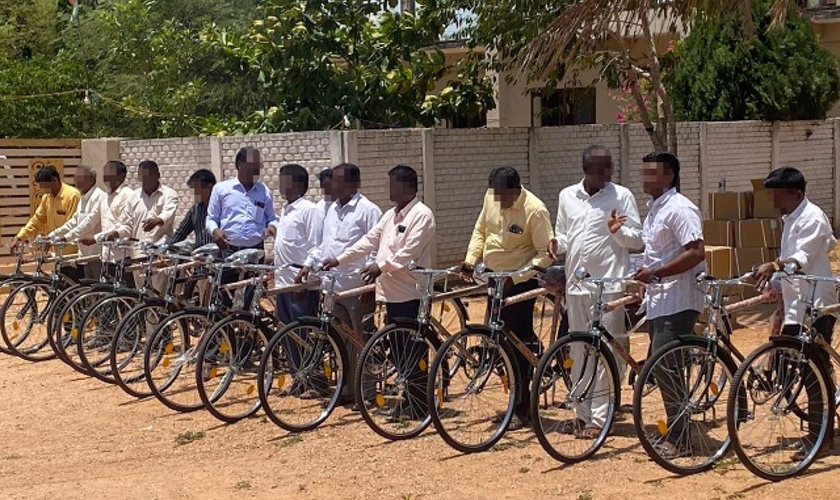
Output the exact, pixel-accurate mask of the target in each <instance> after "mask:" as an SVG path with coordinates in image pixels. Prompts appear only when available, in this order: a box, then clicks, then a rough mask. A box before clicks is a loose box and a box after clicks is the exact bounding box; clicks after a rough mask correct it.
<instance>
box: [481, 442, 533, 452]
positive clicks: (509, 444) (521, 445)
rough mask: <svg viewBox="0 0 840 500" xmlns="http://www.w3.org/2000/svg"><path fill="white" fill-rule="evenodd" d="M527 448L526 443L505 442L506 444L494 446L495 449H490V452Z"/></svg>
mask: <svg viewBox="0 0 840 500" xmlns="http://www.w3.org/2000/svg"><path fill="white" fill-rule="evenodd" d="M525 446H527V445H526V444H525V443H521V442H519V441H507V442H504V443H498V444H494V445H493V447H492V448H490V451H505V450H509V449H511V448H519V449H521V448H524V447H525Z"/></svg>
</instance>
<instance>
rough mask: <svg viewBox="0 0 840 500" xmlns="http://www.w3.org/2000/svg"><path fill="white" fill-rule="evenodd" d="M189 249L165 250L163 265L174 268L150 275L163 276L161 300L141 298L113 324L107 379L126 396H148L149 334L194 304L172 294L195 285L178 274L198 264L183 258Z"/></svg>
mask: <svg viewBox="0 0 840 500" xmlns="http://www.w3.org/2000/svg"><path fill="white" fill-rule="evenodd" d="M191 247H192V243H190V242H186V241H185V242H181V243H178V244H176V245H172V246H169V247H167V248H166V249H165V251H164V252H163V253H162V255H161V256H162V257H163V259H164V261H169V262H173V263H174V265H172V266H169V267H165V268H162V269H154V270H153V271H152V273H153V274H159V275H165V276H167V283H166V287H165V289H164V293H163V296H162V297H159V296H157V295H154V294H152V295H145V296H143V297H142V298H141V300H140V301H139V303H138V304H137V305H135V306H134V307H133V308H132V309H131V310H130V311H128V312H127V313H126V314H125V316H124V317H123V318H122V320H121V321H120V322H119V324H117V327H116V334H115V335H114V338H113V340H112V341H111V353H110V357H109V359H110V364H111V375H113V377H114V380H115V382H116V383H117V385H119V386H120V388H122V389H123V390H124V391H125V392H126V393H127V394H128V395H129V396H133V397H135V398H145V397H148V396H151V395H152V392H151V389H150V388H149V384H148V383H146V379H145V369H144V359H143V353H144V352H145V348H146V343H147V340H148V338H149V336H150V334H151V333H152V332H153V331H154V330H155V329H156V328H157V327H158V325H160V323H161V322H162V321H163V320H164V319H165V318H167V317H169V316H171V315H172V314H175V313H176V312H178V311H180V310H182V309H185V308H187V307H188V306H189V305H192V304H194V297H186V296H184V295H178V294H176V288H177V286H178V285H183V286H184V287H185V288H186V284H187V283H189V282H195V278H184V277H182V273H184V272H186V271H188V270H190V269H192V268H195V267H197V266H199V265H200V264H201V262H199V261H196V260H194V259H193V258H192V257H190V256H189V255H186V256H185V255H184V253H185V252H189V251H190V250H192V248H191ZM179 261H180V262H181V263H180V264H178V262H179ZM184 261H189V262H184ZM183 291H184V292H185V291H186V290H183Z"/></svg>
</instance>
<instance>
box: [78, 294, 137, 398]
mask: <svg viewBox="0 0 840 500" xmlns="http://www.w3.org/2000/svg"><path fill="white" fill-rule="evenodd" d="M138 302H140V298H139V296H137V295H129V294H122V293H118V294H111V295H108V296H106V297H104V298H102V299H100V300H99V301H97V302H96V303H95V304H93V306H91V308H90V310H89V311H87V313H86V314H85V316H84V318H83V319H82V322H81V328H79V333H78V338H77V339H76V346H77V348H78V352H79V359H80V360H81V363H82V366H84V367H85V369H87V370H88V372H89V373H90V374H91V375H93V376H94V377H96V378H98V379H99V380H101V381H103V382H107V383H109V384H113V383H115V380H114V374H113V373H111V362H110V361H111V357H112V352H111V344H112V343H113V341H114V337H115V336H116V335H117V326H118V325H119V324H120V322H121V321H122V319H123V318H124V317H125V316H126V315H127V314H128V312H129V311H130V310H131V309H132V308H133V307H134V306H135V305H137V303H138Z"/></svg>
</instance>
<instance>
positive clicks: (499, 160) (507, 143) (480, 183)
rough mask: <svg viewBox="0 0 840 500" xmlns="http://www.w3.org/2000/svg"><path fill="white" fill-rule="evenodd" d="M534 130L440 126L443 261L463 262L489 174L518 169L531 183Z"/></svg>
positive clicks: (437, 155) (437, 153)
mask: <svg viewBox="0 0 840 500" xmlns="http://www.w3.org/2000/svg"><path fill="white" fill-rule="evenodd" d="M528 133H529V131H528V129H504V128H500V129H499V128H497V129H483V130H435V131H434V150H433V151H434V153H433V158H434V169H435V173H434V175H435V205H436V206H435V220H436V223H437V261H438V264H444V265H446V264H453V263H456V262H460V261H461V260H463V258H464V255H465V254H466V250H467V245H468V243H469V240H470V235H471V234H472V229H473V227H474V225H475V220H476V218H477V217H478V214H479V212H481V205H482V201H483V199H484V193H485V192H486V191H487V176H488V175H489V174H490V172H491V171H492V170H493V169H494V168H496V167H514V168H516V169H517V170H518V171H519V174H520V177H521V179H522V183H523V184H524V185H525V186H530V185H531V178H530V175H529V169H528V145H529V141H528Z"/></svg>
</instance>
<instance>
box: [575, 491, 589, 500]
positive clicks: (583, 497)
mask: <svg viewBox="0 0 840 500" xmlns="http://www.w3.org/2000/svg"><path fill="white" fill-rule="evenodd" d="M577 500H592V492H591V491H589V490H586V491H582V492H581V493H580V495H578V497H577Z"/></svg>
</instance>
